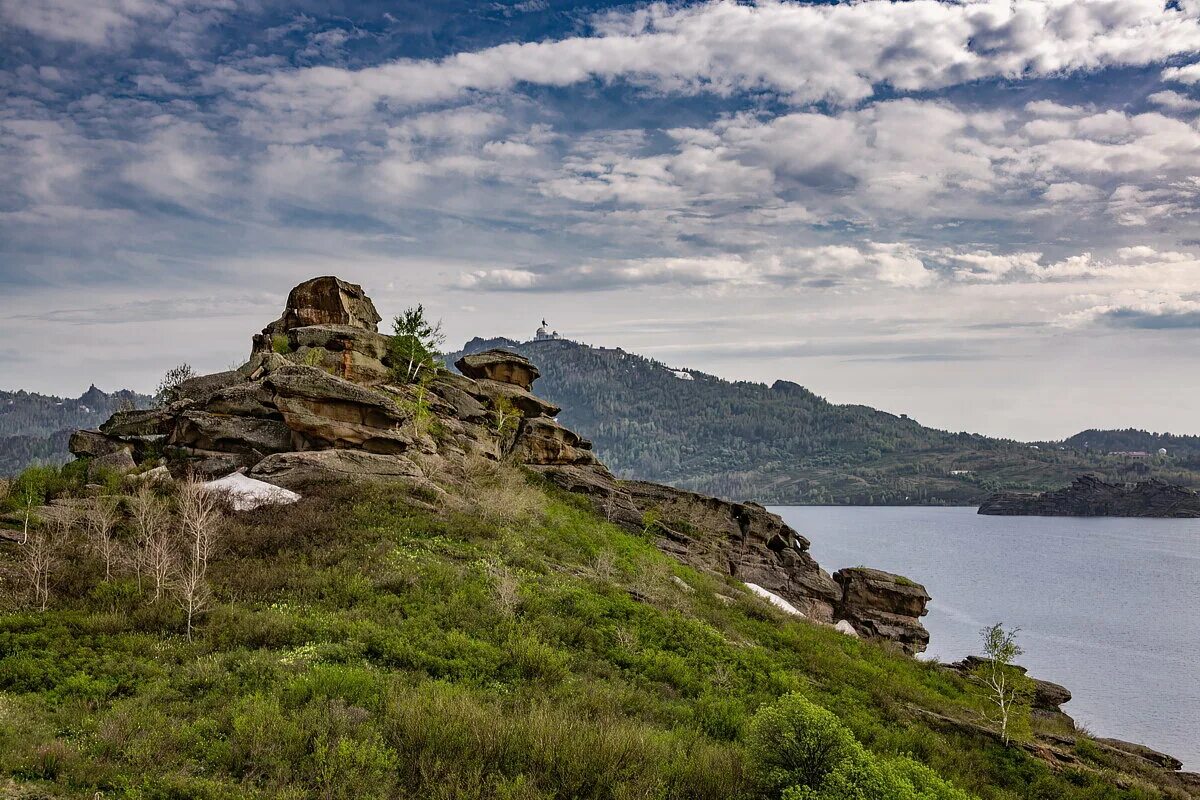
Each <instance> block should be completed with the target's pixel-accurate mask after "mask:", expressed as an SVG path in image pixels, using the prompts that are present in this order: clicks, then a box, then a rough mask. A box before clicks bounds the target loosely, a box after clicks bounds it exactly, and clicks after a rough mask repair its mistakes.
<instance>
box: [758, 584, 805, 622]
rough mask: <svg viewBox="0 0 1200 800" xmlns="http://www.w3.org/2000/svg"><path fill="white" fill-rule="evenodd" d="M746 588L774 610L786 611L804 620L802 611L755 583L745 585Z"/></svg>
mask: <svg viewBox="0 0 1200 800" xmlns="http://www.w3.org/2000/svg"><path fill="white" fill-rule="evenodd" d="M746 588H747V589H749V590H750V591H752V592H754V594H756V595H758V596H759V597H761V598H762V599H763V600H766V601H767V602H768V603H770V604H771V605H773V606H775V607H776V608H778V609H782V610H783V611H786V612H787V613H789V614H792V615H794V616H797V617H800V618H801V619H806V617H805V616H804V612H803V611H801V610H800V609H798V608H796V607H795V606H794V605H792V604H791V603H789V602H788V601H787V600H784V599H783V598H782V597H780V596H779V595H777V594H775V593H774V592H772V591H768V590H767V589H764V588H763V587H761V586H759V585H758V584H757V583H747V584H746Z"/></svg>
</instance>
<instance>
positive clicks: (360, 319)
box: [266, 275, 382, 333]
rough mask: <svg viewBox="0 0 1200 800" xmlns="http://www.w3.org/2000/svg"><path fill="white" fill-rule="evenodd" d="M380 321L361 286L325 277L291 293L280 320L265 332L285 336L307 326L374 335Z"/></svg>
mask: <svg viewBox="0 0 1200 800" xmlns="http://www.w3.org/2000/svg"><path fill="white" fill-rule="evenodd" d="M380 319H382V318H381V317H380V316H379V312H378V311H376V310H375V304H374V303H372V302H371V298H369V297H367V293H366V292H364V291H363V288H362V287H361V286H359V285H358V284H356V283H347V282H346V281H344V280H341V279H340V278H335V277H333V276H332V275H326V276H324V277H321V278H313V279H312V280H307V281H305V282H304V283H302V284H300V285H299V286H297V287H296V288H294V289H292V291H291V294H289V295H288V299H287V307H286V308H285V309H284V311H283V316H282V317H281V318H280V319H279V321H278V322H276V323H274V324H273V325H272V326H271V327H269V328H268V329H267V331H266V332H267V333H287V332H288V331H290V330H292V329H293V328H303V327H305V326H308V325H348V326H350V327H353V328H361V329H363V330H368V331H375V330H376V329H377V328H376V326H377V325H378V324H379V320H380Z"/></svg>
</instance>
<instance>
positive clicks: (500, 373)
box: [454, 350, 540, 391]
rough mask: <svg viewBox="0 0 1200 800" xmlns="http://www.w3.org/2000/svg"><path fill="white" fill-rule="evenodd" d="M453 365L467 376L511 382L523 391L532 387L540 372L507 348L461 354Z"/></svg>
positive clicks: (523, 357) (528, 361)
mask: <svg viewBox="0 0 1200 800" xmlns="http://www.w3.org/2000/svg"><path fill="white" fill-rule="evenodd" d="M454 366H455V367H457V368H458V371H459V372H461V373H462V374H463V375H466V376H467V377H468V378H475V379H476V380H479V379H480V378H486V379H488V380H493V381H499V382H500V383H511V384H513V385H514V386H520V387H521V388H522V389H524V390H525V391H529V390H531V389H532V388H533V382H534V381H536V380H537V379H538V375H539V374H540V373H539V372H538V368H537V367H535V366H534V365H533V362H532V361H530V360H529V359H528V358H526V357H525V356H523V355H519V354H517V353H510V352H509V351H507V350H485V351H484V352H482V353H475V354H473V355H469V356H463V357H462V358H460V359H459V360H458V361H456V362H454Z"/></svg>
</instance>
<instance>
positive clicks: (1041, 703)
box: [948, 656, 1071, 713]
mask: <svg viewBox="0 0 1200 800" xmlns="http://www.w3.org/2000/svg"><path fill="white" fill-rule="evenodd" d="M990 663H991V662H990V661H989V660H988V659H986V658H984V657H982V656H967V657H966V658H964V659H963V660H962V661H956V662H954V663H953V664H949V665H948V668H949V669H953V670H956V671H958V672H961V673H963V674H964V675H965V674H968V673H971V672H974V671H975V670H976V669H978V668H980V667H986V666H987V665H988V664H990ZM1011 667H1012V668H1013V669H1015V670H1017V671H1018V672H1020V673H1021V674H1022V675H1025V676H1026V677H1028V678H1029V680H1030V681H1031V682H1032V683H1033V701H1032V704H1031V705H1032V706H1033V708H1034V709H1035V710H1039V711H1048V712H1056V713H1062V708H1061V706H1062V705H1063V704H1064V703H1068V702H1070V700H1071V690H1070V689H1068V688H1067V687H1065V686H1063V685H1061V684H1058V683H1052V682H1051V681H1044V680H1041V679H1040V678H1034V677H1031V676H1029V671H1028V670H1027V669H1025V667H1022V666H1021V665H1019V664H1012V665H1011Z"/></svg>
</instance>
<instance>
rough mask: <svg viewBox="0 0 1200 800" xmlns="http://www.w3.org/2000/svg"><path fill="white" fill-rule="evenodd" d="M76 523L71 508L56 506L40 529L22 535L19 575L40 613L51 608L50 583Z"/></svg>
mask: <svg viewBox="0 0 1200 800" xmlns="http://www.w3.org/2000/svg"><path fill="white" fill-rule="evenodd" d="M78 520H79V514H78V512H77V511H76V509H75V508H74V506H71V505H62V506H55V507H54V508H52V509H51V511H50V512H49V513H48V514H47V515H46V519H45V520H44V521H42V523H41V524H40V525H37V526H36V527H35V528H33V529H32V530H26V532H25V541H24V542H23V543H22V544H21V548H20V564H21V572H22V573H23V574H24V576H25V579H26V580H27V581H28V583H29V587H30V589H31V590H32V595H33V604H34V606H36V607H37V608H38V609H39V610H41V611H45V610H46V607H47V606H48V605H49V604H50V579H51V578H52V577H53V575H54V573H55V572H57V571H58V568H59V567H60V566H61V565H62V562H63V550H64V549H65V548H66V546H67V544H68V543H69V542H70V540H71V534H72V532H73V531H74V529H75V525H76V523H77V522H78Z"/></svg>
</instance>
